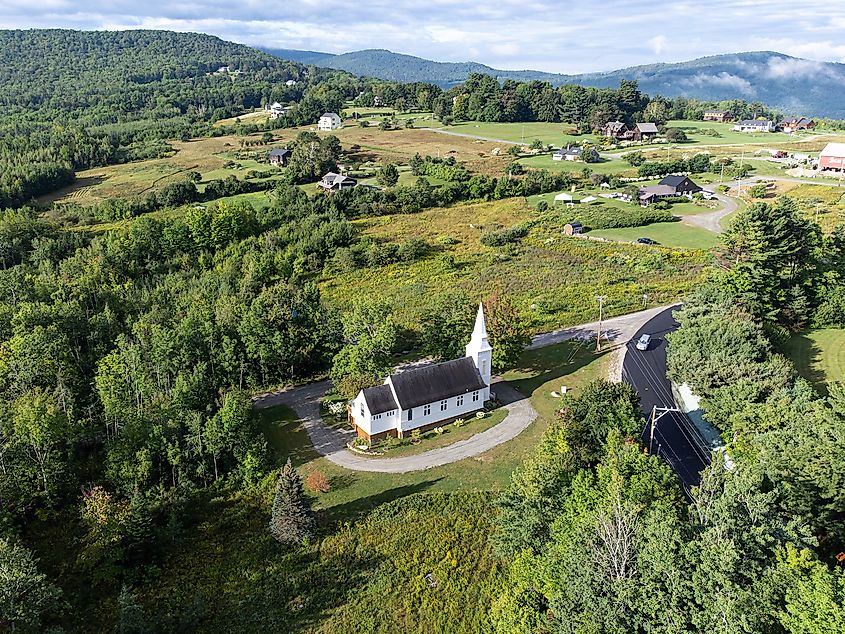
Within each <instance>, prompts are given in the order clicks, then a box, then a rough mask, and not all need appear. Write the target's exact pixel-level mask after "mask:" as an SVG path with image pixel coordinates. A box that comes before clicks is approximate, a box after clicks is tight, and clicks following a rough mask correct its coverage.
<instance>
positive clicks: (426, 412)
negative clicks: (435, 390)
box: [423, 405, 431, 416]
mask: <svg viewBox="0 0 845 634" xmlns="http://www.w3.org/2000/svg"><path fill="white" fill-rule="evenodd" d="M429 414H431V405H426V406H425V407H423V416H428V415H429Z"/></svg>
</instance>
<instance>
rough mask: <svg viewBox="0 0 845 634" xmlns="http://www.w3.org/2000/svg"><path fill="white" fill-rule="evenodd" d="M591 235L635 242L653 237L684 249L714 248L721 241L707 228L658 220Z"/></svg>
mask: <svg viewBox="0 0 845 634" xmlns="http://www.w3.org/2000/svg"><path fill="white" fill-rule="evenodd" d="M589 235H591V236H597V237H599V238H607V239H609V240H619V241H622V242H635V241H636V240H637V238H651V239H652V240H656V241H657V242H658V243H660V244H661V245H663V246H667V247H678V248H683V249H712V248H713V247H715V246H716V245H717V244H718V243H719V236H718V235H717V234H715V233H713V232H711V231H707V229H701V228H699V227H691V226H689V225H685V224H683V223H682V222H656V223H654V224H650V225H644V226H642V227H624V228H622V229H594V230H593V231H590V233H589ZM644 248H645V246H644Z"/></svg>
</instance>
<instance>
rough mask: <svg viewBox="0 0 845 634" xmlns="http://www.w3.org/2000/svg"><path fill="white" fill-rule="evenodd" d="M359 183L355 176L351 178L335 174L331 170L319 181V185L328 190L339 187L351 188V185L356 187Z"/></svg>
mask: <svg viewBox="0 0 845 634" xmlns="http://www.w3.org/2000/svg"><path fill="white" fill-rule="evenodd" d="M357 184H358V181H356V180H355V179H354V178H349V177H348V176H344V175H343V174H335V173H334V172H329V173H328V174H326V175H325V176H323V178H321V179H320V182H319V183H317V187H319V188H321V189H324V190H326V191H334V190H338V189H349V188H350V187H355V185H357Z"/></svg>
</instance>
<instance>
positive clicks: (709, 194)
mask: <svg viewBox="0 0 845 634" xmlns="http://www.w3.org/2000/svg"><path fill="white" fill-rule="evenodd" d="M701 197H702V198H703V199H704V200H713V199H714V198H716V194H714V193H713V192H709V191H707V190H706V189H702V190H701Z"/></svg>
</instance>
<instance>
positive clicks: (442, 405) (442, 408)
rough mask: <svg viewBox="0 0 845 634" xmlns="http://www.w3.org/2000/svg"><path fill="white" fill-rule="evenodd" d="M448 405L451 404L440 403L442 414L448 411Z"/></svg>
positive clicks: (443, 401)
mask: <svg viewBox="0 0 845 634" xmlns="http://www.w3.org/2000/svg"><path fill="white" fill-rule="evenodd" d="M448 403H449V401H446V400H442V401H440V411H441V412H445V411H446V407H447V406H448Z"/></svg>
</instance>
